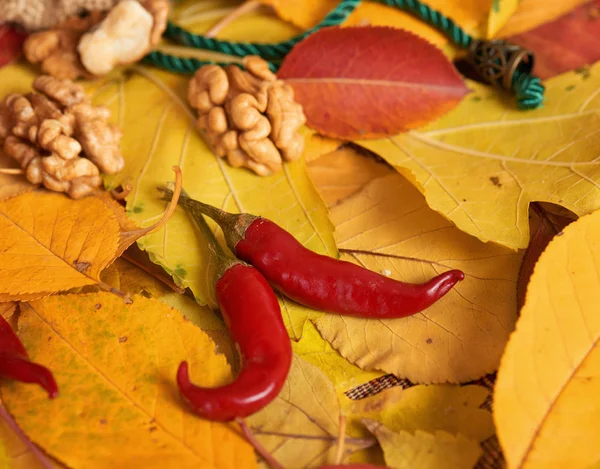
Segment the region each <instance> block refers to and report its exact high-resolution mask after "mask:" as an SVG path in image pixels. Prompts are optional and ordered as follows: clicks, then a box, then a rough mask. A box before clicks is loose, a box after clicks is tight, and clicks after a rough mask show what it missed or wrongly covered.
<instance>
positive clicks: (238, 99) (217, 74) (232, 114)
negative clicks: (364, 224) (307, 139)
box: [188, 56, 306, 176]
mask: <svg viewBox="0 0 600 469" xmlns="http://www.w3.org/2000/svg"><path fill="white" fill-rule="evenodd" d="M243 64H244V67H245V68H246V71H244V70H242V69H241V68H239V67H238V66H236V65H229V66H227V67H225V68H223V67H220V66H218V65H205V66H203V67H201V68H200V69H199V70H198V71H197V72H196V74H195V75H194V77H193V78H192V80H191V81H190V85H189V88H188V100H189V102H190V104H191V105H192V107H194V108H196V109H197V110H198V115H199V117H198V126H199V127H200V128H201V129H203V130H204V131H205V135H206V138H207V139H208V141H209V143H210V144H211V145H212V146H213V149H214V151H215V152H216V153H217V155H218V156H220V157H226V158H227V161H228V163H229V164H230V165H231V166H233V167H236V168H237V167H240V166H244V167H247V168H249V169H251V170H252V171H254V172H255V173H256V174H259V175H261V176H268V175H270V174H273V173H276V172H278V171H280V170H281V165H282V160H285V161H293V160H295V159H297V158H299V157H300V155H301V154H302V151H303V148H304V139H303V137H302V135H301V134H300V133H299V132H298V130H299V128H300V127H301V126H302V125H304V123H305V122H306V118H305V116H304V112H303V111H302V106H301V105H300V104H298V103H297V102H296V101H294V91H293V89H292V87H291V86H290V85H288V84H286V83H285V82H283V81H282V80H278V79H277V77H276V76H275V75H274V74H273V73H272V72H271V71H270V70H269V67H268V65H267V63H266V62H265V61H264V60H263V59H261V58H260V57H255V56H249V57H246V58H245V59H244V62H243Z"/></svg>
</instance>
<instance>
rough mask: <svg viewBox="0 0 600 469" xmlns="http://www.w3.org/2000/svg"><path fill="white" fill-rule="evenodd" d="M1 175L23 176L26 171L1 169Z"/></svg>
mask: <svg viewBox="0 0 600 469" xmlns="http://www.w3.org/2000/svg"><path fill="white" fill-rule="evenodd" d="M0 174H14V175H21V174H25V171H23V170H22V169H20V168H0Z"/></svg>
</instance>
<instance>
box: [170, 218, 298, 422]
mask: <svg viewBox="0 0 600 469" xmlns="http://www.w3.org/2000/svg"><path fill="white" fill-rule="evenodd" d="M195 220H196V222H197V223H198V225H199V227H200V228H201V229H202V231H203V233H204V234H205V238H206V240H207V242H208V243H209V246H211V249H212V250H213V253H214V254H215V256H216V257H217V259H219V261H220V263H221V265H220V269H219V270H221V271H222V272H223V273H222V274H221V275H218V276H217V278H218V279H217V281H216V283H215V288H216V293H217V302H218V304H219V308H220V310H221V313H222V315H223V319H224V320H225V324H226V325H227V328H228V329H229V333H230V334H231V338H232V339H233V341H234V343H236V344H237V345H238V348H239V351H240V354H241V356H242V371H241V372H240V373H239V374H238V376H237V377H236V378H235V380H234V381H233V382H232V383H230V384H227V385H225V386H221V387H218V388H203V387H199V386H196V385H194V384H192V383H191V382H190V378H189V374H188V364H187V362H182V363H181V364H180V365H179V369H178V370H177V384H178V386H179V390H180V392H181V395H182V396H183V398H184V399H185V401H187V403H188V404H189V405H190V407H191V408H192V409H193V410H194V412H195V413H197V414H198V415H200V416H201V417H203V418H206V419H209V420H219V421H228V420H233V419H236V418H243V417H247V416H248V415H250V414H253V413H255V412H257V411H258V410H260V409H262V408H263V407H264V406H266V405H267V404H268V403H269V402H271V401H272V400H273V399H274V398H275V397H277V395H278V394H279V391H281V388H282V386H283V383H284V382H285V380H286V378H287V375H288V373H289V370H290V366H291V363H292V346H291V343H290V339H289V337H288V334H287V331H286V329H285V326H284V324H283V320H282V317H281V309H280V307H279V302H278V301H277V297H276V296H275V293H274V292H273V290H272V288H271V287H270V286H269V284H268V283H267V281H266V280H265V278H264V277H263V276H262V275H261V274H260V272H259V271H258V270H256V269H255V268H254V267H252V266H249V265H247V264H245V263H243V262H240V261H238V260H233V259H229V258H227V257H226V256H225V254H224V253H223V251H222V250H221V248H220V247H219V246H218V244H217V241H216V240H215V239H214V236H213V235H212V232H211V231H210V229H209V228H208V226H207V225H206V222H205V220H204V218H202V215H200V218H195Z"/></svg>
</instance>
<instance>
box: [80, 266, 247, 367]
mask: <svg viewBox="0 0 600 469" xmlns="http://www.w3.org/2000/svg"><path fill="white" fill-rule="evenodd" d="M100 279H101V280H102V281H103V282H104V283H105V284H107V285H110V286H111V287H113V288H116V289H118V290H120V291H122V292H124V293H127V294H129V295H142V296H144V297H147V298H155V299H157V300H159V301H161V302H162V303H165V304H167V305H169V306H170V307H171V308H174V309H176V310H177V311H180V312H181V313H182V314H183V315H184V316H185V318H186V319H189V320H190V322H191V323H192V324H195V325H196V326H198V327H199V328H200V329H202V330H203V331H204V332H205V333H206V334H207V335H208V336H209V337H210V338H211V339H212V341H213V342H214V343H215V346H216V348H215V350H216V351H217V352H218V353H222V354H224V355H225V356H226V357H227V361H228V362H229V364H230V365H231V366H232V367H233V368H235V367H236V366H237V364H238V359H237V352H236V350H235V347H234V345H233V343H232V342H231V337H230V336H229V331H228V330H227V327H226V326H225V323H224V322H223V320H222V319H221V318H220V317H218V316H217V314H216V313H215V312H214V311H213V310H211V309H210V308H209V307H208V306H202V305H200V304H198V303H197V302H196V301H194V300H193V299H192V298H190V297H188V296H186V295H181V294H179V293H175V292H174V291H173V290H172V289H171V288H169V287H168V286H167V285H165V284H164V283H162V282H160V281H159V280H157V279H156V278H154V277H153V276H152V275H150V274H148V273H147V272H145V271H143V270H142V269H140V268H139V267H136V266H135V265H133V264H132V263H130V262H129V261H127V260H125V259H123V258H119V259H117V260H116V261H115V262H114V263H113V264H111V265H110V266H109V267H108V268H106V269H105V270H104V271H103V272H102V273H101V276H100ZM84 291H85V292H86V293H87V292H91V291H100V290H99V289H98V287H91V288H90V287H88V288H87V289H85V290H84Z"/></svg>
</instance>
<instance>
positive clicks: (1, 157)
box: [0, 151, 35, 200]
mask: <svg viewBox="0 0 600 469" xmlns="http://www.w3.org/2000/svg"><path fill="white" fill-rule="evenodd" d="M2 170H5V171H6V170H8V171H6V172H3V171H2ZM18 170H19V165H18V164H17V163H16V162H15V161H14V160H13V159H12V158H9V157H8V156H6V155H5V154H3V153H2V151H0V200H4V199H8V198H9V197H14V196H16V195H19V194H22V193H23V192H27V191H30V190H33V189H34V188H35V186H33V185H32V184H29V183H28V182H27V180H26V179H25V176H21V175H19V174H11V173H12V172H16V171H18Z"/></svg>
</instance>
